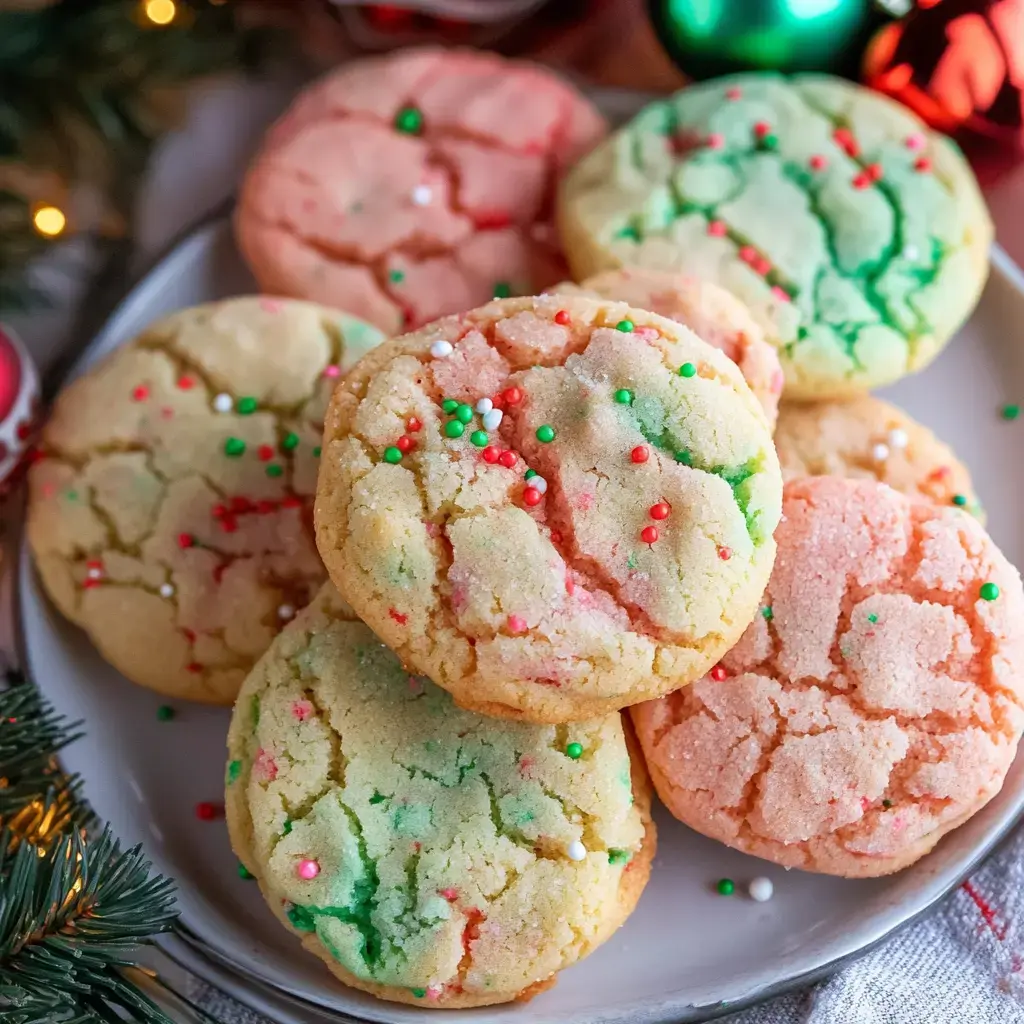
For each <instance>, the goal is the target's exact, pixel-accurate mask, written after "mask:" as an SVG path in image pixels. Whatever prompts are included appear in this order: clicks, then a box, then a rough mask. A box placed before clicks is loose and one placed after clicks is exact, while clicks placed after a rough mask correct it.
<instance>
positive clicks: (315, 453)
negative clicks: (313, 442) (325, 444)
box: [313, 445, 320, 459]
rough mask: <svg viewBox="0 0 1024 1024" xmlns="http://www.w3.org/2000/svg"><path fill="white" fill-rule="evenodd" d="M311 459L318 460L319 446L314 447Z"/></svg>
mask: <svg viewBox="0 0 1024 1024" xmlns="http://www.w3.org/2000/svg"><path fill="white" fill-rule="evenodd" d="M313 458H314V459H319V458H320V445H317V446H316V447H315V448H314V449H313Z"/></svg>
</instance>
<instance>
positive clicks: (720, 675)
mask: <svg viewBox="0 0 1024 1024" xmlns="http://www.w3.org/2000/svg"><path fill="white" fill-rule="evenodd" d="M708 675H709V676H711V678H712V679H714V681H715V682H716V683H720V682H722V681H723V680H724V679H728V678H729V673H728V672H726V671H725V669H724V668H722V666H721V665H716V666H715V667H714V668H713V669H712V670H711V671H710V672H709V673H708Z"/></svg>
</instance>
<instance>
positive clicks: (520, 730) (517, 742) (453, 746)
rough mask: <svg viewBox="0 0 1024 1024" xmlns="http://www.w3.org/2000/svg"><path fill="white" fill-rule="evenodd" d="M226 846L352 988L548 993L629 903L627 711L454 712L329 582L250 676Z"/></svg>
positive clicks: (431, 994)
mask: <svg viewBox="0 0 1024 1024" xmlns="http://www.w3.org/2000/svg"><path fill="white" fill-rule="evenodd" d="M228 757H229V761H228V767H227V782H226V790H227V820H228V826H229V829H230V832H231V840H232V845H233V847H234V849H235V852H236V853H237V854H238V856H239V857H240V859H241V860H242V862H243V864H244V865H245V866H246V867H247V868H248V869H249V871H251V872H252V873H253V874H254V875H255V876H256V878H257V879H258V880H259V884H260V888H261V890H262V892H263V895H264V897H265V898H266V900H267V902H268V904H269V905H270V907H271V909H272V910H273V911H274V913H275V914H276V915H277V916H278V918H279V919H280V920H281V921H282V922H283V923H285V924H286V925H288V926H289V927H290V928H291V929H292V930H293V931H294V932H296V933H298V934H299V935H300V936H301V937H302V942H303V945H304V946H305V948H306V949H308V950H309V951H310V952H312V953H315V954H316V955H318V956H320V957H322V958H323V960H324V961H325V962H326V963H327V965H328V966H329V967H330V968H331V970H332V971H333V972H334V973H335V974H336V975H337V976H338V977H339V978H341V979H342V980H343V981H344V982H346V983H347V984H349V985H353V986H355V987H356V988H360V989H363V990H364V991H367V992H371V993H373V994H374V995H376V996H379V997H381V998H384V999H392V1000H398V1001H401V1002H409V1003H415V1004H418V1005H421V1006H433V1007H458V1006H479V1005H486V1004H490V1003H500V1002H506V1001H508V1000H511V999H516V998H527V997H529V995H531V994H533V993H534V992H536V991H538V990H540V989H541V988H545V987H547V986H548V985H549V984H551V983H552V981H553V975H554V974H555V972H557V971H559V970H561V969H562V968H564V967H567V966H568V965H569V964H571V963H574V962H575V961H576V960H578V959H580V958H581V957H583V956H586V955H587V954H588V953H589V952H590V951H591V950H592V949H593V948H594V947H595V946H597V945H598V944H599V943H601V942H603V941H604V940H605V939H606V938H608V936H609V935H610V934H611V933H612V932H613V931H614V930H615V929H616V928H617V927H618V926H619V925H620V924H621V923H622V922H623V921H624V920H625V918H626V917H627V916H628V915H629V913H630V912H631V911H632V909H633V907H634V906H635V904H636V901H637V899H638V898H639V895H640V893H641V891H642V890H643V887H644V885H645V884H646V881H647V876H648V872H649V870H650V862H651V858H652V856H653V854H654V826H653V824H652V823H651V820H650V788H649V783H648V782H647V779H646V775H645V774H644V772H643V768H642V761H641V759H640V758H639V757H637V758H636V759H635V764H634V765H632V766H631V763H630V756H629V750H628V748H627V740H626V736H625V734H624V731H623V720H622V718H621V716H620V715H618V714H613V715H611V716H607V717H605V718H602V719H598V720H592V721H587V722H579V723H575V724H573V725H571V726H564V725H563V726H553V725H551V726H537V725H527V724H525V723H519V722H500V721H495V720H493V719H488V718H484V717H482V716H480V715H476V714H474V713H472V712H469V711H463V710H461V709H459V708H458V707H456V706H455V705H454V704H453V702H452V699H451V697H450V696H449V695H448V694H446V693H445V692H444V691H443V690H440V689H439V688H437V687H435V686H434V685H433V684H432V683H430V682H429V681H428V680H426V679H422V678H417V677H415V676H410V675H409V674H408V673H407V672H406V670H405V669H404V668H403V667H402V665H401V663H400V662H399V660H398V658H397V657H396V656H395V655H394V654H393V653H392V652H391V651H389V650H388V649H387V648H386V647H385V646H384V645H383V644H382V643H381V642H380V641H379V640H378V639H377V637H376V636H374V634H373V633H372V632H371V631H370V629H369V628H368V627H367V626H365V625H364V624H363V623H362V622H360V621H358V619H357V618H356V616H355V613H354V612H353V611H352V610H351V609H350V608H349V607H348V606H347V605H346V604H345V603H344V601H342V600H341V599H340V598H339V596H338V594H337V591H336V590H335V589H334V587H333V586H332V585H330V584H327V585H326V586H325V587H324V588H323V590H322V591H321V593H320V594H319V595H318V596H317V598H316V599H315V600H314V602H313V603H312V604H311V605H310V606H309V607H308V608H307V609H306V610H305V611H304V612H302V613H300V615H299V616H298V617H297V618H296V620H295V621H294V622H293V623H292V624H290V625H289V626H288V627H287V628H286V629H285V630H284V631H283V632H282V633H281V635H280V636H279V637H278V638H277V639H276V640H275V641H274V643H273V645H272V646H271V648H270V649H269V651H268V652H267V653H266V655H265V656H264V657H263V659H262V660H261V661H260V662H259V663H258V665H257V666H256V668H255V669H254V670H253V672H252V674H251V675H250V677H249V678H248V679H247V680H246V682H245V684H244V686H243V687H242V691H241V694H240V696H239V699H238V702H237V704H236V706H235V712H234V716H233V718H232V722H231V729H230V732H229V736H228Z"/></svg>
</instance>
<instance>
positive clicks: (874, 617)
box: [868, 612, 878, 625]
mask: <svg viewBox="0 0 1024 1024" xmlns="http://www.w3.org/2000/svg"><path fill="white" fill-rule="evenodd" d="M877 621H878V616H877V615H876V614H875V613H874V612H871V614H870V615H868V622H870V623H871V624H872V625H874V624H875V623H876V622H877Z"/></svg>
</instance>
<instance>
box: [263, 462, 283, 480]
mask: <svg viewBox="0 0 1024 1024" xmlns="http://www.w3.org/2000/svg"><path fill="white" fill-rule="evenodd" d="M283 472H284V467H283V466H279V465H278V464H277V463H276V462H272V463H271V464H270V465H269V466H267V476H270V477H277V476H280V475H281V474H282V473H283Z"/></svg>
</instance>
